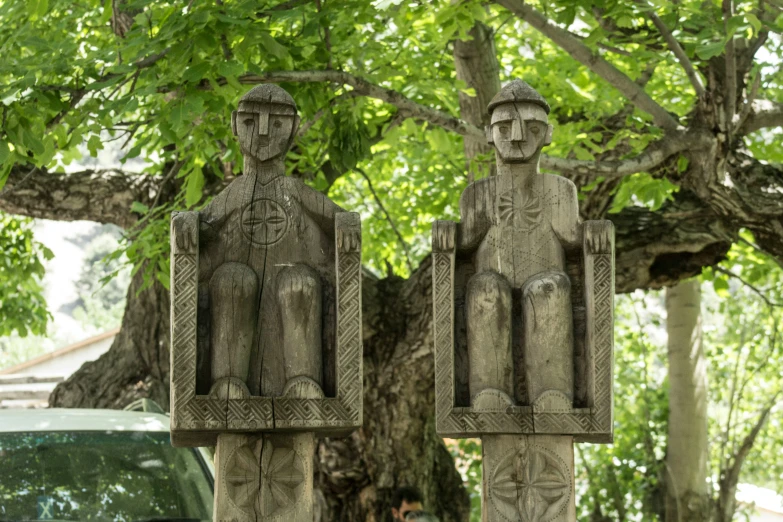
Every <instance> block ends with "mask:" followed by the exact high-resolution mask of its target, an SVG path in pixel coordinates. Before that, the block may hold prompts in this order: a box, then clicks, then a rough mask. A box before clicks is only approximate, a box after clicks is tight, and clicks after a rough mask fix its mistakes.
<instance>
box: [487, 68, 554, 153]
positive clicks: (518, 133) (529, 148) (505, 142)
mask: <svg viewBox="0 0 783 522" xmlns="http://www.w3.org/2000/svg"><path fill="white" fill-rule="evenodd" d="M487 110H488V111H489V114H490V116H491V120H490V125H489V126H488V127H487V129H486V132H487V142H489V143H490V144H492V145H494V146H495V150H496V152H497V158H498V161H502V162H504V163H530V162H536V161H538V156H539V154H540V153H541V149H542V148H543V147H544V146H546V145H549V144H550V143H552V126H551V125H549V123H548V121H549V119H548V117H547V115H548V114H549V104H548V103H547V102H546V100H545V99H544V97H543V96H541V95H540V94H539V93H538V92H537V91H536V90H535V89H533V88H532V87H531V86H530V85H528V84H526V83H525V82H523V81H522V80H514V81H513V82H511V83H509V84H508V85H506V86H505V87H503V89H501V90H500V92H499V93H497V94H496V95H495V97H494V98H492V101H491V102H489V106H488V107H487Z"/></svg>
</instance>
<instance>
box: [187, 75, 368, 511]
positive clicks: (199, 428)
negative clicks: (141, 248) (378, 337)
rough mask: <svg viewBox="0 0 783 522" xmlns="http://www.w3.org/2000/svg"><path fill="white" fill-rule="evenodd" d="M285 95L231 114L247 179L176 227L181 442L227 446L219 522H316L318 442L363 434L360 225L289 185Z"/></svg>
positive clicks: (268, 93) (220, 467)
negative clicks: (353, 432) (323, 436)
mask: <svg viewBox="0 0 783 522" xmlns="http://www.w3.org/2000/svg"><path fill="white" fill-rule="evenodd" d="M298 125H299V117H298V116H297V114H296V104H295V103H294V100H293V99H292V98H291V96H289V95H288V93H287V92H285V91H284V90H283V89H281V88H280V87H278V86H275V85H262V86H259V87H256V88H254V89H252V90H251V91H250V92H248V93H247V94H246V95H245V96H244V97H243V98H242V100H240V102H239V108H238V111H237V112H235V113H234V114H232V126H233V131H234V134H235V135H236V136H238V138H239V143H240V146H241V149H242V153H243V154H244V156H245V166H244V175H243V176H241V177H239V178H237V179H236V180H234V181H233V182H232V183H231V184H230V185H229V186H228V187H227V188H226V189H225V190H224V191H223V192H222V193H220V194H219V195H218V196H216V197H215V198H214V199H213V200H212V202H211V203H210V204H209V205H207V206H206V208H204V209H203V210H202V211H200V212H178V213H174V214H173V215H172V218H171V246H172V263H171V272H172V277H171V281H172V285H171V303H172V306H171V315H172V320H171V325H172V335H171V339H172V346H171V440H172V443H173V444H174V445H177V446H209V445H216V446H217V453H216V455H215V471H216V483H215V511H214V517H213V518H214V520H215V521H223V520H237V521H242V520H253V521H254V522H257V521H272V520H275V521H283V520H285V521H294V522H305V521H307V522H311V521H312V520H313V509H312V489H313V469H312V463H313V456H314V451H315V442H314V440H315V438H314V434H315V432H318V433H319V434H326V435H330V436H342V435H346V434H347V433H350V431H351V430H353V429H354V428H356V427H358V426H360V425H361V423H362V346H361V324H362V320H361V270H360V266H361V223H360V221H359V215H358V214H356V213H349V212H344V211H343V210H342V209H341V208H339V207H338V206H337V205H335V204H334V203H332V202H331V201H330V200H329V199H328V198H326V197H325V196H323V195H322V194H321V193H319V192H316V191H314V190H312V189H310V188H309V187H307V186H306V185H305V184H304V183H302V182H301V181H299V180H296V179H294V178H291V177H286V176H285V163H284V160H285V154H286V152H287V150H288V148H289V146H290V145H291V142H292V140H293V138H294V136H295V135H296V131H297V127H298Z"/></svg>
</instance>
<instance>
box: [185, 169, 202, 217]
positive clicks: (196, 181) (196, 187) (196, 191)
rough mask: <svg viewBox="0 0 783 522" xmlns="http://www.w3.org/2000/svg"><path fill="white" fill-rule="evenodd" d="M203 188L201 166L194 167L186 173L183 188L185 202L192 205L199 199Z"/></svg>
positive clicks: (189, 205)
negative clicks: (185, 183)
mask: <svg viewBox="0 0 783 522" xmlns="http://www.w3.org/2000/svg"><path fill="white" fill-rule="evenodd" d="M203 188H204V173H203V172H202V171H201V167H194V168H193V170H192V171H191V172H190V174H189V175H188V181H187V187H186V189H185V204H186V205H187V206H188V207H192V206H193V205H195V204H196V203H198V202H199V200H201V189H203Z"/></svg>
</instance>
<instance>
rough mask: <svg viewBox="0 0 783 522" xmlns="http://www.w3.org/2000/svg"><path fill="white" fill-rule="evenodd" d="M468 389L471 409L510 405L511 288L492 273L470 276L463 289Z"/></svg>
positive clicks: (511, 383) (511, 368)
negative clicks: (468, 371)
mask: <svg viewBox="0 0 783 522" xmlns="http://www.w3.org/2000/svg"><path fill="white" fill-rule="evenodd" d="M466 311H467V322H468V326H467V330H468V360H469V361H470V378H469V388H470V397H471V405H472V406H473V408H474V409H478V410H483V411H490V410H498V409H499V410H503V409H505V408H506V407H507V406H509V405H511V404H513V401H512V399H511V397H513V395H514V370H513V368H514V364H513V360H512V354H511V287H510V286H509V284H508V282H507V281H506V280H505V279H504V278H503V276H501V275H500V274H497V273H495V272H482V273H480V274H476V275H475V276H473V277H472V278H471V279H470V281H469V282H468V288H467V300H466Z"/></svg>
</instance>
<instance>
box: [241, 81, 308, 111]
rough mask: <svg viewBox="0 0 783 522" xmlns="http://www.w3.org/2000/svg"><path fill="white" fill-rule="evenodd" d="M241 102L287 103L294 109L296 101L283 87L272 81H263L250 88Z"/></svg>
mask: <svg viewBox="0 0 783 522" xmlns="http://www.w3.org/2000/svg"><path fill="white" fill-rule="evenodd" d="M239 101H240V103H241V102H259V103H279V104H281V105H288V106H290V107H293V108H294V110H296V102H295V101H294V99H293V98H292V97H291V95H290V94H288V92H286V90H285V89H283V88H282V87H280V86H279V85H275V84H274V83H264V84H261V85H257V86H255V87H253V88H252V89H250V90H249V91H248V92H247V93H246V94H245V95H244V96H242V98H241V99H240V100H239Z"/></svg>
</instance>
